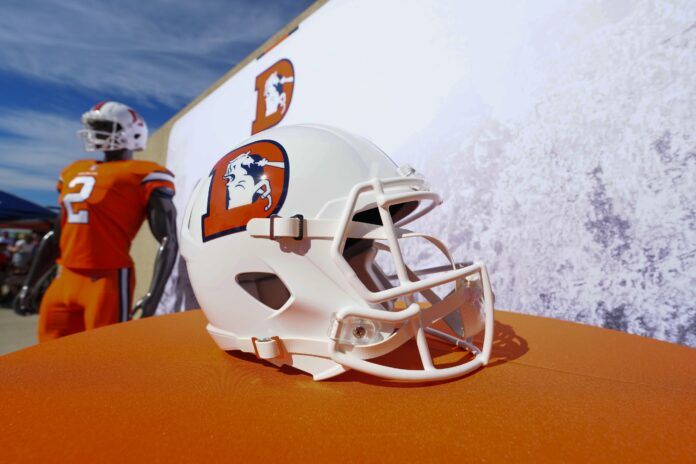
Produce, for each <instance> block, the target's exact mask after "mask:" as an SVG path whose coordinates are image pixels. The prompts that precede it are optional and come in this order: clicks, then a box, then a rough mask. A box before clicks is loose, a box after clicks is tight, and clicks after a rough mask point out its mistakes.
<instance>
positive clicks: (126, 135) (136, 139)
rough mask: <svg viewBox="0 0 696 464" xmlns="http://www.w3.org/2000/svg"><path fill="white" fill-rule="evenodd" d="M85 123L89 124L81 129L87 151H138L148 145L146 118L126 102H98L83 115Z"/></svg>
mask: <svg viewBox="0 0 696 464" xmlns="http://www.w3.org/2000/svg"><path fill="white" fill-rule="evenodd" d="M82 125H83V126H85V128H84V129H82V130H80V131H78V132H77V133H78V135H79V136H80V137H81V138H82V141H83V143H84V144H85V151H114V150H122V149H127V150H133V151H138V150H144V149H145V147H146V146H147V125H146V124H145V120H144V119H143V118H142V116H140V115H139V114H138V113H136V112H135V110H133V109H132V108H131V107H129V106H127V105H124V104H123V103H118V102H114V101H104V102H101V103H97V104H96V105H94V106H93V107H92V108H91V109H90V110H89V111H87V112H86V113H84V114H83V115H82Z"/></svg>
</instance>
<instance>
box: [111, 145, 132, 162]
mask: <svg viewBox="0 0 696 464" xmlns="http://www.w3.org/2000/svg"><path fill="white" fill-rule="evenodd" d="M131 159H133V151H132V150H128V149H127V148H122V149H120V150H109V151H105V152H104V161H106V162H109V161H125V160H131Z"/></svg>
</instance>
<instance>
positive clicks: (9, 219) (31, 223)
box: [0, 190, 57, 230]
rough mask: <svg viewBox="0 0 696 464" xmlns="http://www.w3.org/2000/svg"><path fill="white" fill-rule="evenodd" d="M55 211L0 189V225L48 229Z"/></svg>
mask: <svg viewBox="0 0 696 464" xmlns="http://www.w3.org/2000/svg"><path fill="white" fill-rule="evenodd" d="M56 215H57V213H56V212H55V211H51V210H50V209H48V208H44V207H43V206H39V205H37V204H36V203H32V202H31V201H28V200H24V199H23V198H19V197H18V196H16V195H12V194H11V193H7V192H4V191H2V190H0V227H12V228H22V229H33V230H48V229H50V228H51V224H52V222H53V220H54V219H55V217H56Z"/></svg>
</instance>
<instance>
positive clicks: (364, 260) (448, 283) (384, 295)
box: [329, 178, 493, 380]
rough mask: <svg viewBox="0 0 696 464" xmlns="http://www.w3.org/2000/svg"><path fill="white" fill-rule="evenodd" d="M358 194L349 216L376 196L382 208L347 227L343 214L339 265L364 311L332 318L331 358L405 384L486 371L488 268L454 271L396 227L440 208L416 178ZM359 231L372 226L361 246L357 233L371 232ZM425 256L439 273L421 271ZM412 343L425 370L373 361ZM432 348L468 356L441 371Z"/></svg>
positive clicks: (448, 260) (445, 253)
mask: <svg viewBox="0 0 696 464" xmlns="http://www.w3.org/2000/svg"><path fill="white" fill-rule="evenodd" d="M409 180H410V181H412V183H410V182H409ZM404 181H406V182H404ZM409 183H410V184H411V185H410V186H411V187H412V188H413V191H412V192H411V193H410V194H409V193H406V194H405V193H404V192H403V188H399V189H396V190H397V191H396V192H393V193H391V192H390V190H392V189H390V186H392V187H397V186H401V187H403V186H404V185H408V184H409ZM370 184H371V185H370ZM354 193H355V195H354V197H353V198H352V199H351V200H352V201H351V200H349V202H348V203H349V206H350V204H351V203H352V208H351V210H352V209H353V208H354V207H355V205H356V204H358V203H360V200H359V197H360V196H361V195H366V194H368V195H369V194H370V193H376V197H377V199H378V200H377V202H378V204H377V205H376V207H374V208H371V209H369V210H364V211H362V212H360V213H357V214H350V213H349V214H350V216H349V217H350V218H351V220H350V221H345V216H346V215H345V214H344V221H343V223H344V227H339V230H338V231H337V237H336V241H335V242H334V259H335V261H336V263H337V265H338V266H339V267H342V268H343V271H344V272H345V273H346V274H347V275H348V276H349V279H348V280H349V282H351V284H352V285H353V286H354V287H355V288H356V290H357V291H358V293H360V294H361V296H362V297H363V298H364V299H365V300H366V303H367V305H366V306H364V307H356V308H342V309H341V310H339V311H337V312H336V313H334V315H333V318H332V322H331V327H330V329H329V338H330V339H331V340H332V347H331V351H332V358H333V359H334V360H336V361H337V362H339V363H341V364H343V365H345V366H348V367H351V368H353V369H356V370H360V371H363V372H367V373H370V374H374V375H378V376H381V377H387V378H392V379H403V380H435V379H441V378H448V377H454V376H458V375H462V374H464V373H466V372H469V371H471V370H473V369H476V368H478V367H479V366H481V365H484V364H485V363H486V362H487V361H488V358H489V356H490V349H491V344H492V324H493V294H492V291H491V289H490V283H489V280H488V275H487V272H486V269H485V267H484V266H483V265H482V264H472V263H466V264H461V263H460V264H458V263H455V262H454V260H453V259H452V256H451V255H450V253H449V250H448V249H447V248H446V247H445V246H444V244H442V243H441V242H440V241H439V240H437V239H435V238H434V237H431V236H428V235H425V234H420V233H415V232H411V231H408V230H406V229H403V228H401V227H397V226H395V223H396V224H405V223H407V222H411V221H412V220H413V219H414V218H416V217H420V216H422V215H424V214H426V213H427V212H428V211H430V210H431V209H432V208H434V207H435V206H436V205H437V204H439V203H440V200H439V197H438V196H437V195H436V194H433V193H432V192H429V191H427V187H426V186H425V184H424V183H423V182H422V181H421V180H420V179H415V178H411V179H400V180H399V179H387V180H384V181H382V180H379V179H375V180H374V181H372V182H371V183H368V184H367V185H364V186H363V187H362V188H357V190H355V191H354ZM419 201H422V202H424V203H429V204H428V205H425V206H424V207H423V208H421V210H419V211H414V208H413V204H414V203H417V202H419ZM380 203H381V204H380ZM347 209H348V208H347ZM351 212H352V211H351ZM404 212H405V214H400V213H404ZM363 221H364V222H363ZM360 223H371V224H373V226H372V227H371V230H370V231H369V232H367V233H365V232H363V237H364V238H356V235H360V233H356V232H357V229H363V231H366V228H365V226H364V225H360ZM339 237H342V238H341V240H339ZM412 241H417V242H423V243H421V244H420V246H409V245H408V243H407V242H412ZM423 244H426V245H430V248H431V250H428V247H427V246H423ZM433 250H434V251H433ZM405 251H410V252H409V253H405ZM339 253H340V256H339ZM424 256H428V257H429V262H431V263H433V264H435V265H434V266H428V267H427V268H426V269H419V268H417V266H416V264H417V262H416V261H418V260H420V258H422V257H424ZM438 258H439V260H440V262H437V260H438ZM433 261H434V262H433ZM482 331H483V335H484V338H483V343H482V345H481V346H476V345H475V344H474V343H473V341H472V340H473V337H474V336H475V335H477V334H479V333H481V332H482ZM412 338H415V339H416V345H417V348H418V353H419V357H420V360H421V365H422V368H421V369H402V368H398V367H393V366H390V365H384V364H379V363H377V362H373V361H371V360H374V359H376V358H380V357H382V356H383V355H386V354H387V353H391V352H393V351H394V350H395V349H397V348H399V347H400V346H402V345H404V344H405V343H406V342H408V341H409V340H411V339H412ZM433 341H437V342H440V343H442V342H444V343H447V344H449V345H451V346H457V347H460V348H463V349H464V350H466V351H468V352H469V353H470V356H468V357H465V359H466V362H464V363H462V364H458V365H454V366H448V367H444V368H438V367H436V366H435V363H434V360H433V355H432V349H431V348H430V346H429V345H431V344H432V343H431V342H433ZM437 342H436V343H437Z"/></svg>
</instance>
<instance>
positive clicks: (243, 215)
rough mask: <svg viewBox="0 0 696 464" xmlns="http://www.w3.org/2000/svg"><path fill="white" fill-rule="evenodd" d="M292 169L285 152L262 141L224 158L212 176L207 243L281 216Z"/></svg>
mask: <svg viewBox="0 0 696 464" xmlns="http://www.w3.org/2000/svg"><path fill="white" fill-rule="evenodd" d="M289 175H290V166H289V164H288V157H287V153H286V152H285V149H284V148H283V147H282V146H281V145H280V144H278V143H277V142H274V141H272V140H260V141H257V142H253V143H250V144H248V145H245V146H243V147H239V148H237V149H236V150H234V151H231V152H230V153H228V154H226V155H225V156H223V157H222V158H221V159H220V160H219V161H218V162H217V163H216V164H215V166H214V167H213V170H212V171H211V173H210V188H209V190H208V208H207V212H206V213H205V214H204V215H203V216H202V217H201V221H202V223H201V231H202V239H203V241H204V242H207V241H208V240H212V239H215V238H218V237H223V236H225V235H229V234H233V233H235V232H240V231H242V230H246V225H247V223H248V222H249V221H250V220H251V219H253V218H266V217H269V216H271V215H272V214H277V213H278V212H279V211H280V208H282V206H283V202H284V201H285V195H286V193H287V189H288V178H289Z"/></svg>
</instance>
